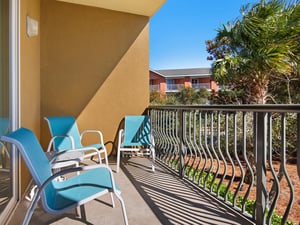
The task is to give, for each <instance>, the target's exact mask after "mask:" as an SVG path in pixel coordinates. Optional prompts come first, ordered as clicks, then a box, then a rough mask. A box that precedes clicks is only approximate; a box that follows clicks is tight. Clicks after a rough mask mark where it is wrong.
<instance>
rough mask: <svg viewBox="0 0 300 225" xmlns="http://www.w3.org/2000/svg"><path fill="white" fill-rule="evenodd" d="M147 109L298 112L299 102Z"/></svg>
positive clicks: (154, 107)
mask: <svg viewBox="0 0 300 225" xmlns="http://www.w3.org/2000/svg"><path fill="white" fill-rule="evenodd" d="M148 108H149V109H183V110H184V109H189V110H190V109H195V110H196V109H201V110H207V111H213V110H217V111H226V112H228V111H229V112H235V111H240V112H291V113H292V112H293V113H295V112H296V113H298V112H300V104H263V105H258V104H241V105H150V106H149V107H148Z"/></svg>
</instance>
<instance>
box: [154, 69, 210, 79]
mask: <svg viewBox="0 0 300 225" xmlns="http://www.w3.org/2000/svg"><path fill="white" fill-rule="evenodd" d="M151 71H153V72H154V73H157V74H159V75H161V76H163V77H165V78H176V77H186V76H189V77H210V76H212V73H211V68H190V69H170V70H151Z"/></svg>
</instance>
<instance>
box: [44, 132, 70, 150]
mask: <svg viewBox="0 0 300 225" xmlns="http://www.w3.org/2000/svg"><path fill="white" fill-rule="evenodd" d="M56 138H69V139H70V143H71V148H72V149H74V148H75V142H74V138H73V137H72V136H70V135H56V136H54V137H52V138H51V140H50V142H49V144H48V148H47V152H50V151H51V146H54V141H55V139H56Z"/></svg>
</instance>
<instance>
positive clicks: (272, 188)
mask: <svg viewBox="0 0 300 225" xmlns="http://www.w3.org/2000/svg"><path fill="white" fill-rule="evenodd" d="M148 112H149V115H150V117H151V123H152V129H153V131H154V139H155V147H156V154H157V159H158V160H159V161H160V162H162V163H164V164H165V165H167V166H168V167H169V168H170V169H172V170H174V171H176V172H177V173H178V175H179V176H180V177H181V178H184V179H186V180H188V181H189V182H192V183H193V184H195V185H197V186H198V187H200V188H202V189H204V190H205V191H206V192H209V193H210V194H211V195H213V196H215V198H217V199H218V200H220V201H221V202H223V203H225V204H226V205H228V206H230V207H232V208H233V209H234V210H236V211H238V212H240V214H241V216H245V217H247V218H249V219H251V220H252V221H253V222H254V223H255V224H286V223H288V224H289V223H290V224H292V222H287V221H290V218H289V217H288V216H289V213H291V212H292V211H293V210H298V211H299V210H300V209H299V203H297V202H296V204H293V202H294V201H295V197H296V196H295V191H294V188H295V186H297V187H299V177H300V159H299V158H300V105H239V106H236V105H230V106H229V105H227V106H207V105H203V106H202V105H201V106H152V107H149V111H148ZM297 152H298V154H297ZM288 162H291V163H288ZM290 170H294V171H298V176H297V178H296V179H295V178H294V179H295V180H292V178H291V176H290V175H289V172H290ZM297 201H300V200H299V199H298V200H297ZM279 203H280V204H279ZM279 206H280V208H278V207H279ZM297 207H298V208H297ZM293 222H297V221H293ZM297 223H298V222H297Z"/></svg>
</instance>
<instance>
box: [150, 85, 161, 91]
mask: <svg viewBox="0 0 300 225" xmlns="http://www.w3.org/2000/svg"><path fill="white" fill-rule="evenodd" d="M150 91H159V84H152V85H150Z"/></svg>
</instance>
